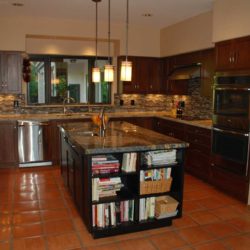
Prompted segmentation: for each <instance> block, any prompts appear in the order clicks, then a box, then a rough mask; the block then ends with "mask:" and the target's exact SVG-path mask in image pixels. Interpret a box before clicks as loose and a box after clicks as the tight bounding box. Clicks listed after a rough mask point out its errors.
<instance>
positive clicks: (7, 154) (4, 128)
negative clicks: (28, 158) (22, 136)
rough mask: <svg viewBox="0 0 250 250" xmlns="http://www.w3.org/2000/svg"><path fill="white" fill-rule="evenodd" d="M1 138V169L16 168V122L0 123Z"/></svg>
mask: <svg viewBox="0 0 250 250" xmlns="http://www.w3.org/2000/svg"><path fill="white" fill-rule="evenodd" d="M0 138H1V145H0V167H15V166H16V165H17V162H18V154H17V145H18V143H17V124H16V121H4V122H0Z"/></svg>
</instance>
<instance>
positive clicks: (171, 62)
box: [162, 48, 215, 98]
mask: <svg viewBox="0 0 250 250" xmlns="http://www.w3.org/2000/svg"><path fill="white" fill-rule="evenodd" d="M197 63H201V72H200V82H201V95H202V96H206V97H210V98H211V96H212V84H213V76H214V71H215V56H214V48H212V49H206V50H201V51H196V52H191V53H186V54H181V55H177V56H171V57H167V58H164V63H163V64H164V66H163V91H162V92H164V93H165V94H170V95H187V94H188V87H189V86H188V84H189V80H170V79H168V77H169V74H171V72H173V71H174V69H176V68H177V67H182V66H185V65H192V64H197Z"/></svg>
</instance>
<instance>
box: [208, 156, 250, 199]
mask: <svg viewBox="0 0 250 250" xmlns="http://www.w3.org/2000/svg"><path fill="white" fill-rule="evenodd" d="M226 164H228V163H227V162H226V161H225V160H223V161H217V160H216V159H215V158H213V157H212V159H211V183H212V184H213V185H214V186H215V187H217V188H219V189H221V190H223V191H225V192H226V193H228V194H229V195H232V196H234V197H236V198H237V199H239V200H241V201H243V202H247V200H248V191H249V180H248V178H247V177H246V176H240V175H237V174H234V173H232V172H229V171H227V170H225V169H226V168H227V167H226V166H225V165H226Z"/></svg>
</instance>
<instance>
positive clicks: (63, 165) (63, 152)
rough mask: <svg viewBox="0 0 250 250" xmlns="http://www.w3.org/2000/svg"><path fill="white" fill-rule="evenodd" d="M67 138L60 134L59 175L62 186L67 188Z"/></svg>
mask: <svg viewBox="0 0 250 250" xmlns="http://www.w3.org/2000/svg"><path fill="white" fill-rule="evenodd" d="M66 140H67V138H66V137H65V135H64V134H63V133H61V161H60V166H61V175H62V178H63V182H64V185H65V186H66V187H68V144H67V142H66Z"/></svg>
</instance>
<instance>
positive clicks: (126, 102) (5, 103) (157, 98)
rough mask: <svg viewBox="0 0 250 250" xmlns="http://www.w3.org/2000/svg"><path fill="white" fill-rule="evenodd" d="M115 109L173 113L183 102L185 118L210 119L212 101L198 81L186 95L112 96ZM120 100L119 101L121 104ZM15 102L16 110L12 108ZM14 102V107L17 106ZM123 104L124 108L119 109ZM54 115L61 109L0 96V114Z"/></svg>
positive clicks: (83, 108)
mask: <svg viewBox="0 0 250 250" xmlns="http://www.w3.org/2000/svg"><path fill="white" fill-rule="evenodd" d="M114 98H115V99H114V106H112V107H109V108H107V109H108V110H109V111H116V112H119V111H121V112H131V111H169V112H173V113H174V112H175V109H176V104H177V102H178V101H185V108H184V113H183V114H184V115H188V116H198V117H200V118H211V115H212V100H211V98H206V97H204V96H201V95H200V82H199V80H198V79H195V80H192V81H190V82H189V95H186V96H178V95H156V94H148V95H125V94H122V95H118V94H115V97H114ZM121 100H122V101H121ZM14 101H17V102H18V105H19V107H14ZM17 102H16V103H17ZM121 102H123V105H121ZM71 109H73V111H74V112H86V111H87V107H86V105H85V106H84V105H83V106H78V107H73V108H71ZM91 110H92V111H99V110H100V107H98V106H95V107H91ZM18 112H22V113H56V112H62V107H49V106H47V107H35V108H34V107H27V106H25V95H0V113H10V114H11V113H18Z"/></svg>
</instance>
